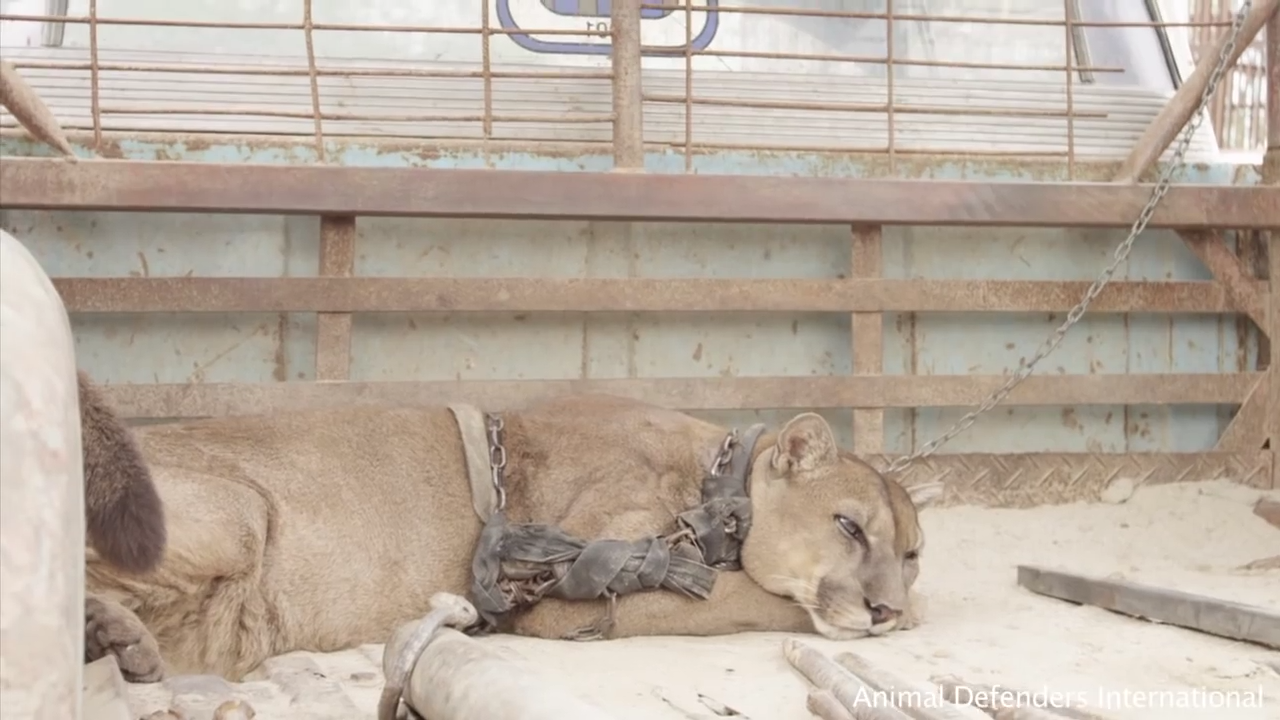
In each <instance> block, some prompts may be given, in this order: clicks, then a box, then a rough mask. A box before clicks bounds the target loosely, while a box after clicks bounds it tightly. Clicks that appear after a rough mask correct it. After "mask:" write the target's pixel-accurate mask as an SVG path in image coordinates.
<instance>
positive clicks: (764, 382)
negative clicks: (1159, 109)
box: [105, 373, 1261, 417]
mask: <svg viewBox="0 0 1280 720" xmlns="http://www.w3.org/2000/svg"><path fill="white" fill-rule="evenodd" d="M1260 377H1261V374H1259V373H1223V374H1211V373H1199V374H1142V375H1127V374H1114V375H1044V376H1032V377H1030V378H1028V379H1027V380H1026V381H1025V382H1024V383H1022V385H1020V386H1018V388H1017V389H1015V390H1014V391H1013V393H1012V394H1010V396H1009V399H1008V400H1007V401H1006V404H1008V405H1160V404H1188V405H1202V404H1212V405H1218V404H1228V403H1235V404H1238V403H1240V402H1241V401H1242V400H1244V398H1245V396H1246V395H1247V394H1248V392H1249V390H1251V389H1252V388H1253V386H1254V385H1255V384H1256V383H1257V382H1258V379H1259V378H1260ZM1006 380H1008V378H1007V377H1005V376H1003V375H941V376H939V375H934V376H901V375H890V376H881V377H849V376H832V377H812V376H795V377H738V378H627V379H608V380H605V379H600V380H596V379H591V380H470V381H467V382H456V381H405V382H331V383H310V382H284V383H268V384H241V383H226V384H222V383H195V384H156V385H123V386H108V387H107V388H106V390H105V392H106V393H107V394H108V396H109V397H110V399H111V400H112V402H114V403H115V404H116V405H117V407H119V408H121V410H120V412H122V413H124V414H125V415H127V416H130V417H195V416H204V415H229V414H236V413H244V412H263V411H273V410H280V409H286V408H301V407H317V406H333V405H350V404H361V403H383V404H391V405H396V404H403V403H410V404H413V405H440V406H443V405H446V404H448V403H450V402H463V401H465V402H470V403H473V404H475V405H477V406H479V407H484V408H489V409H493V410H506V409H510V408H513V407H519V406H521V405H524V404H526V403H529V402H533V401H536V400H541V399H545V398H551V397H559V396H561V395H564V394H566V393H605V394H609V395H618V396H621V397H628V398H635V399H639V400H644V401H646V402H650V403H654V404H657V405H662V406H665V407H672V408H677V409H681V410H741V409H759V408H780V409H790V408H889V407H912V408H914V407H966V406H970V405H974V404H976V403H977V402H978V401H980V400H981V399H982V398H983V397H985V396H987V395H990V394H991V393H992V392H993V391H994V390H996V388H998V387H1000V386H1001V385H1003V384H1004V383H1005V381H1006Z"/></svg>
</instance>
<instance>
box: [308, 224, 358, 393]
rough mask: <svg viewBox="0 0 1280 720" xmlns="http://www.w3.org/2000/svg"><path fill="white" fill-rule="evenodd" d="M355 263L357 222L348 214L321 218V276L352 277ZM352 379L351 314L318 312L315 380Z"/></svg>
mask: <svg viewBox="0 0 1280 720" xmlns="http://www.w3.org/2000/svg"><path fill="white" fill-rule="evenodd" d="M355 264H356V219H355V218H354V217H351V216H349V215H326V216H324V217H321V218H320V274H321V275H323V276H326V277H351V275H352V273H353V272H355ZM350 379H351V313H325V312H322V313H318V314H317V317H316V380H350Z"/></svg>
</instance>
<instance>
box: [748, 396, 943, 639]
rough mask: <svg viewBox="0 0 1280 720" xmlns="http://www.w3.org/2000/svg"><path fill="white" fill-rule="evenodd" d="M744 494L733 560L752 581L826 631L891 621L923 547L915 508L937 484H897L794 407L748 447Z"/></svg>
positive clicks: (879, 629)
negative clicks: (742, 536)
mask: <svg viewBox="0 0 1280 720" xmlns="http://www.w3.org/2000/svg"><path fill="white" fill-rule="evenodd" d="M765 441H766V438H761V442H762V443H764V442H765ZM750 494H751V505H752V516H753V521H752V525H751V531H750V533H749V534H748V535H747V539H746V541H745V543H744V544H743V548H742V566H743V570H744V571H746V572H747V574H748V575H750V576H751V578H752V579H753V580H754V581H755V582H756V583H758V584H759V585H760V586H762V587H763V588H764V589H765V590H767V591H769V592H771V593H773V594H775V595H781V596H783V597H787V598H791V599H792V600H795V602H796V603H797V604H799V605H801V606H802V607H804V608H805V610H807V611H808V613H809V616H810V617H811V618H812V620H813V624H814V628H815V629H816V630H817V631H818V632H819V633H821V634H822V635H824V636H826V637H828V638H831V639H835V640H847V639H852V638H856V637H862V636H865V635H880V634H883V633H886V632H889V631H891V630H893V629H895V628H897V627H899V625H900V624H901V623H902V620H903V617H904V616H905V615H906V614H907V613H908V612H909V609H910V608H909V606H908V602H909V591H910V590H911V586H912V585H913V584H914V583H915V581H916V577H917V575H918V574H919V572H920V554H921V552H922V551H923V549H924V533H923V531H922V530H921V528H920V523H919V521H918V517H917V512H918V511H919V510H920V509H923V508H924V507H927V506H928V505H929V504H931V503H933V502H934V501H936V500H937V499H938V498H939V497H941V495H942V484H941V483H931V484H928V485H919V486H916V487H913V488H910V489H907V488H904V487H902V486H901V485H899V484H898V483H896V482H894V481H893V480H889V479H887V478H885V477H884V476H882V475H881V474H880V473H878V472H876V470H875V469H873V468H872V467H871V466H870V465H868V464H866V463H864V462H862V461H861V460H859V459H857V458H856V457H855V456H853V455H852V454H851V453H847V452H843V451H841V450H840V449H839V448H838V447H837V445H836V440H835V436H834V434H833V433H832V431H831V427H830V426H829V425H828V424H827V422H826V421H825V420H823V419H822V417H821V416H819V415H816V414H814V413H804V414H801V415H797V416H796V417H794V418H792V419H791V421H790V422H788V423H787V424H786V426H785V427H784V428H783V429H782V431H781V432H780V433H778V435H777V438H776V439H775V440H774V441H773V442H772V444H769V445H767V446H766V447H765V448H764V450H763V451H762V452H760V453H759V454H758V455H757V457H756V460H755V462H754V463H753V467H752V471H751V481H750Z"/></svg>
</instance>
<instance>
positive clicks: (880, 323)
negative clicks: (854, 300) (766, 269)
mask: <svg viewBox="0 0 1280 720" xmlns="http://www.w3.org/2000/svg"><path fill="white" fill-rule="evenodd" d="M883 273H884V238H883V233H882V231H881V228H880V227H879V226H876V225H864V226H855V227H854V228H853V257H852V267H851V268H850V273H849V276H850V277H852V278H860V279H873V278H879V277H880V276H881V275H883ZM850 331H851V333H852V338H851V340H852V347H851V348H850V351H851V352H852V354H853V363H852V364H853V374H854V375H863V376H876V375H882V374H884V315H883V314H881V313H878V312H855V313H854V314H853V318H852V320H851V322H850ZM853 450H854V452H857V453H860V454H863V453H878V452H881V451H882V450H884V410H879V409H876V410H859V409H855V410H854V411H853Z"/></svg>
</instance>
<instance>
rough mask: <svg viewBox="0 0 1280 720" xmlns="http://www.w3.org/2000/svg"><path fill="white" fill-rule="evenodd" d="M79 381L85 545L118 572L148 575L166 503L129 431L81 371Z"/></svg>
mask: <svg viewBox="0 0 1280 720" xmlns="http://www.w3.org/2000/svg"><path fill="white" fill-rule="evenodd" d="M77 379H78V380H79V386H80V387H79V392H80V443H81V449H82V452H83V455H84V500H85V516H86V520H87V532H88V536H89V538H88V539H89V543H90V544H91V545H92V546H93V549H94V550H97V551H98V553H99V554H100V555H102V557H103V559H104V560H106V561H107V562H109V563H111V564H112V565H114V566H115V567H117V568H119V569H120V570H123V571H125V572H130V573H145V572H149V571H150V570H152V569H154V568H155V567H156V565H158V564H159V563H160V559H161V557H163V555H164V549H165V544H166V542H167V535H166V531H165V521H164V505H163V504H162V503H161V501H160V495H159V493H157V492H156V487H155V484H154V483H153V482H152V480H151V471H150V470H149V469H148V468H147V465H146V463H145V462H144V461H143V459H142V452H141V451H140V450H139V449H138V445H137V443H136V442H135V441H134V439H133V434H132V433H130V432H129V428H127V427H125V425H124V423H123V422H122V421H121V420H120V418H119V417H118V416H117V415H116V413H115V411H114V410H113V409H112V408H111V406H109V405H108V404H107V402H106V399H105V398H104V397H103V396H102V393H101V392H100V391H99V390H98V389H97V388H96V387H94V386H93V384H92V383H91V382H90V381H89V377H88V376H87V375H85V373H83V372H80V373H78V375H77Z"/></svg>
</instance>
